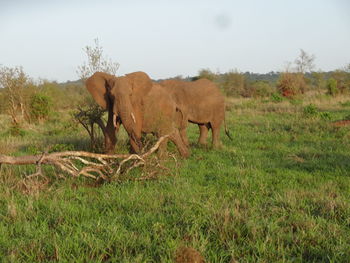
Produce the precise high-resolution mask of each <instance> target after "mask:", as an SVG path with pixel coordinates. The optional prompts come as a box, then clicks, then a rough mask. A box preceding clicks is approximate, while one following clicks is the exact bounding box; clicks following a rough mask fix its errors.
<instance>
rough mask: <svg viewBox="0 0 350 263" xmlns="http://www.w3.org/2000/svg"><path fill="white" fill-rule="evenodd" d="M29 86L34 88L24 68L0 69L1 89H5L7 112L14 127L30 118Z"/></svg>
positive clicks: (3, 67) (2, 67)
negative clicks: (28, 104)
mask: <svg viewBox="0 0 350 263" xmlns="http://www.w3.org/2000/svg"><path fill="white" fill-rule="evenodd" d="M29 86H32V83H31V80H30V78H29V76H28V75H27V74H26V73H25V72H24V71H23V68H22V67H14V68H10V67H5V66H1V67H0V88H3V89H4V90H3V95H4V97H5V98H6V100H5V101H4V102H5V108H6V112H7V113H8V114H9V116H10V117H11V119H12V123H13V124H14V125H18V124H19V123H20V121H21V120H26V119H28V118H29V116H28V111H27V99H28V92H26V91H27V90H26V89H27V88H28V87H29Z"/></svg>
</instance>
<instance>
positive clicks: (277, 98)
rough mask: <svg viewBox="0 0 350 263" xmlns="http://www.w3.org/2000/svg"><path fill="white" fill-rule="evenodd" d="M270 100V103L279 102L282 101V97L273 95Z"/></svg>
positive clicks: (276, 94)
mask: <svg viewBox="0 0 350 263" xmlns="http://www.w3.org/2000/svg"><path fill="white" fill-rule="evenodd" d="M270 98H271V101H272V102H281V101H283V97H282V96H281V95H280V94H278V93H273V94H272V95H271V97H270Z"/></svg>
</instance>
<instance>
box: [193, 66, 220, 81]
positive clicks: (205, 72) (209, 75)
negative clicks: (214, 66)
mask: <svg viewBox="0 0 350 263" xmlns="http://www.w3.org/2000/svg"><path fill="white" fill-rule="evenodd" d="M216 78H217V76H216V74H215V73H214V72H212V71H211V70H210V69H201V70H200V71H199V72H198V77H197V79H209V80H211V81H214V80H215V79H216Z"/></svg>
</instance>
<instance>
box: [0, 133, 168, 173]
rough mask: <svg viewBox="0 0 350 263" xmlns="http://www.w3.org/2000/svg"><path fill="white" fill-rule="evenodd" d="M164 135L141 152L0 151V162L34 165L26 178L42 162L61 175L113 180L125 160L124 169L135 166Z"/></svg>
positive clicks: (139, 163) (150, 152)
mask: <svg viewBox="0 0 350 263" xmlns="http://www.w3.org/2000/svg"><path fill="white" fill-rule="evenodd" d="M167 137H168V135H165V136H163V137H161V138H159V140H158V141H157V142H156V144H155V145H154V146H153V147H152V148H151V149H149V150H148V151H147V152H145V153H143V154H141V155H137V154H98V153H91V152H83V151H65V152H53V153H43V154H37V155H27V156H8V155H2V154H0V165H1V164H10V165H30V164H32V165H36V166H37V170H36V173H34V174H31V175H29V177H34V176H41V175H42V169H41V166H42V165H53V166H55V167H56V168H58V169H59V170H61V171H63V172H64V173H65V174H68V175H70V176H73V177H78V176H80V175H82V176H85V177H89V178H93V179H103V180H109V179H115V178H117V177H119V175H120V174H121V172H122V168H123V167H124V166H126V163H129V167H128V169H126V171H127V172H128V171H130V170H131V169H133V168H135V167H138V166H141V165H144V164H145V162H146V160H145V159H146V158H147V157H149V156H150V155H151V154H152V153H154V152H155V151H156V150H157V149H158V148H159V146H160V144H161V143H162V142H163V141H164V140H165V139H166V138H167Z"/></svg>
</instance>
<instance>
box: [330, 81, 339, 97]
mask: <svg viewBox="0 0 350 263" xmlns="http://www.w3.org/2000/svg"><path fill="white" fill-rule="evenodd" d="M327 94H329V95H331V96H336V95H337V94H339V89H338V87H337V81H336V80H335V79H334V78H329V79H328V80H327Z"/></svg>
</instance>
